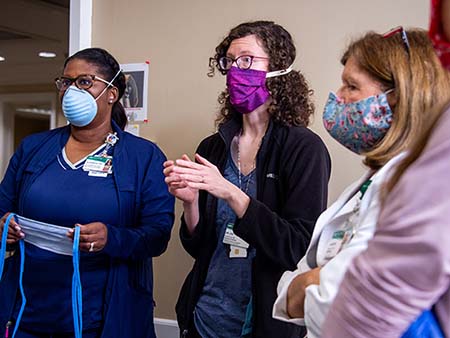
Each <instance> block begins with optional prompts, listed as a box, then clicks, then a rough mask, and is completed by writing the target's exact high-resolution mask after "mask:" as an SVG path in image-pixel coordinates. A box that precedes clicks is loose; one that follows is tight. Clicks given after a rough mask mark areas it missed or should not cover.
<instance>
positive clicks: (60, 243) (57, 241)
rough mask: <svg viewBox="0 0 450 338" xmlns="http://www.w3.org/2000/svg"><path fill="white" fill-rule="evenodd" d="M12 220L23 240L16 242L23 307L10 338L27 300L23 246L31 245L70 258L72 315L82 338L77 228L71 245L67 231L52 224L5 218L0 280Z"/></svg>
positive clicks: (0, 250) (78, 234)
mask: <svg viewBox="0 0 450 338" xmlns="http://www.w3.org/2000/svg"><path fill="white" fill-rule="evenodd" d="M13 217H14V219H15V221H16V222H17V223H18V224H19V225H20V227H21V229H22V231H23V233H25V238H24V239H21V240H20V241H19V250H20V276H19V288H20V293H21V296H22V305H21V307H20V311H19V314H18V316H17V320H16V324H15V327H14V331H13V334H12V338H14V336H15V334H16V332H17V329H18V328H19V324H20V320H21V318H22V314H23V311H24V310H25V305H26V297H25V292H24V290H23V284H22V276H23V269H24V263H25V244H24V241H26V242H27V243H31V244H33V245H35V246H37V247H39V248H41V249H44V250H48V251H51V252H54V253H57V254H60V255H72V256H73V259H72V263H73V276H72V312H73V323H74V333H75V338H81V333H82V330H83V322H82V294H81V279H80V266H79V263H80V254H79V250H78V247H79V244H80V228H79V227H75V232H74V239H73V243H72V241H71V240H70V238H68V237H67V236H66V233H67V228H65V227H60V226H57V225H53V224H47V223H43V222H38V221H35V220H32V219H29V218H25V217H21V216H18V215H16V214H14V213H11V214H9V215H8V217H7V219H6V222H5V225H4V227H3V234H2V236H1V238H2V241H1V247H0V280H1V278H2V274H3V267H4V262H5V255H6V239H7V237H8V227H9V223H10V221H11V219H12V218H13Z"/></svg>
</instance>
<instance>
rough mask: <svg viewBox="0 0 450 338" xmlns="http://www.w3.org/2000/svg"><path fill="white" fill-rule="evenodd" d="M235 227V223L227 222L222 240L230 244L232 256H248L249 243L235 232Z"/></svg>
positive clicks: (230, 255)
mask: <svg viewBox="0 0 450 338" xmlns="http://www.w3.org/2000/svg"><path fill="white" fill-rule="evenodd" d="M233 227H234V224H233V223H228V224H227V228H226V230H225V235H224V236H223V241H222V242H223V243H224V244H228V245H229V246H230V254H229V257H230V258H247V249H248V247H249V244H248V243H247V242H246V241H244V240H243V239H242V238H240V237H239V236H237V235H236V234H235V233H234V231H233Z"/></svg>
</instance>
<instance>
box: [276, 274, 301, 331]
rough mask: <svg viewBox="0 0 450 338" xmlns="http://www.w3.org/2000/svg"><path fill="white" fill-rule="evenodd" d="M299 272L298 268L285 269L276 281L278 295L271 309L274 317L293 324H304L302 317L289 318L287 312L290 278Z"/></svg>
mask: <svg viewBox="0 0 450 338" xmlns="http://www.w3.org/2000/svg"><path fill="white" fill-rule="evenodd" d="M300 273H301V271H300V270H296V271H286V272H285V273H284V274H283V275H282V276H281V279H280V281H279V282H278V287H277V292H278V297H277V299H276V300H275V303H274V305H273V309H272V316H273V318H274V319H278V320H281V321H283V322H287V323H291V324H295V325H301V326H304V325H305V321H304V319H303V318H291V317H289V315H288V313H287V292H288V289H289V286H290V285H291V283H292V280H293V279H294V278H295V277H297V276H298V275H299V274H300Z"/></svg>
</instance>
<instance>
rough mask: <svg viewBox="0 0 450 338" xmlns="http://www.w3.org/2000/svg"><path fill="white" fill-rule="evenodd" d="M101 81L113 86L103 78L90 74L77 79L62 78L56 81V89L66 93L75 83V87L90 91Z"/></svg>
mask: <svg viewBox="0 0 450 338" xmlns="http://www.w3.org/2000/svg"><path fill="white" fill-rule="evenodd" d="M97 80H98V81H101V82H104V83H106V84H107V85H111V83H110V82H108V81H106V80H104V79H102V78H101V77H98V76H97V75H90V74H83V75H80V76H77V77H75V78H71V77H66V76H61V77H58V78H56V79H55V85H56V88H58V90H59V91H61V92H62V91H65V90H66V89H67V88H69V87H70V86H71V85H72V83H75V86H77V87H78V88H79V89H84V90H86V89H89V88H91V87H92V86H93V85H94V81H97Z"/></svg>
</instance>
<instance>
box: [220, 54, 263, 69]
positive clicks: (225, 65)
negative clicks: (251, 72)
mask: <svg viewBox="0 0 450 338" xmlns="http://www.w3.org/2000/svg"><path fill="white" fill-rule="evenodd" d="M253 59H263V60H264V59H265V60H268V59H269V58H268V57H264V56H253V55H241V56H239V57H237V58H236V59H233V58H231V57H229V56H222V57H220V58H219V68H220V70H222V71H227V70H230V69H231V66H232V65H233V63H235V62H236V65H237V67H238V68H239V69H244V70H245V69H249V68H250V67H251V66H252V64H253Z"/></svg>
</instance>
